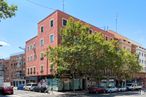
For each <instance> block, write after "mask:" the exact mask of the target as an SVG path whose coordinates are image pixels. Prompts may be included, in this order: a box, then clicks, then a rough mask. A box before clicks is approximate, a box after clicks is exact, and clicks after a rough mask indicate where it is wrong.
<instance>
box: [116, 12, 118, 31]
mask: <svg viewBox="0 0 146 97" xmlns="http://www.w3.org/2000/svg"><path fill="white" fill-rule="evenodd" d="M117 31H118V13H116V32H117Z"/></svg>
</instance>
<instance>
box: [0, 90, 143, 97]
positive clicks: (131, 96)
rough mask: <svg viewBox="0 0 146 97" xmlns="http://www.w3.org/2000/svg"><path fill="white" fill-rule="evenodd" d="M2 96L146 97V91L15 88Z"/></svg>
mask: <svg viewBox="0 0 146 97" xmlns="http://www.w3.org/2000/svg"><path fill="white" fill-rule="evenodd" d="M0 97H146V92H145V93H144V94H142V95H141V94H140V91H129V92H121V93H109V94H88V93H76V94H72V93H68V92H66V93H58V92H53V93H50V94H47V93H37V92H30V91H20V90H15V93H14V95H0Z"/></svg>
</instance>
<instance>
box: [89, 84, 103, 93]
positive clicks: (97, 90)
mask: <svg viewBox="0 0 146 97" xmlns="http://www.w3.org/2000/svg"><path fill="white" fill-rule="evenodd" d="M88 91H89V93H105V89H104V87H101V86H99V85H97V86H91V87H89V88H88Z"/></svg>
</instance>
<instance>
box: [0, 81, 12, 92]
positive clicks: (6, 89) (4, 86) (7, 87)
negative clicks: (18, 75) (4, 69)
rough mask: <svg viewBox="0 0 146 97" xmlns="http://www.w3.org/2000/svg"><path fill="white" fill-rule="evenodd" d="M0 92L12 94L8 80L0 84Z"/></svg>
mask: <svg viewBox="0 0 146 97" xmlns="http://www.w3.org/2000/svg"><path fill="white" fill-rule="evenodd" d="M0 92H1V94H14V91H13V87H12V86H11V83H10V82H4V83H3V84H2V86H0Z"/></svg>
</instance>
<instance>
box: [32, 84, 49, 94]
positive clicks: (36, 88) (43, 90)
mask: <svg viewBox="0 0 146 97" xmlns="http://www.w3.org/2000/svg"><path fill="white" fill-rule="evenodd" d="M46 90H47V87H40V86H35V87H34V88H33V89H32V91H34V92H43V93H44V92H47V91H46Z"/></svg>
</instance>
